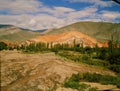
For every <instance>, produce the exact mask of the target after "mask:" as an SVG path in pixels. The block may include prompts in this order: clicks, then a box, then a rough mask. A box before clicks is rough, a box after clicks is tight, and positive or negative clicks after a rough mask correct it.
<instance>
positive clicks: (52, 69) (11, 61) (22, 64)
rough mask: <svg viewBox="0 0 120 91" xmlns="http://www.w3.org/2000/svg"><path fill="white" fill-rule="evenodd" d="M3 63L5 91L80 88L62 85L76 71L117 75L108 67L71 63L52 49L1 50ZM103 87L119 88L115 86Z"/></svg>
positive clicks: (2, 84) (69, 90) (0, 61)
mask: <svg viewBox="0 0 120 91" xmlns="http://www.w3.org/2000/svg"><path fill="white" fill-rule="evenodd" d="M0 63H1V91H49V90H50V89H52V88H54V89H56V91H76V90H73V89H70V88H63V87H62V83H63V82H64V80H65V79H66V78H68V77H70V76H71V75H72V74H73V73H78V72H81V73H84V72H90V73H99V74H108V75H113V76H114V75H115V73H114V72H111V71H109V70H105V69H104V68H100V67H94V66H89V65H85V64H77V63H74V62H71V61H69V60H67V59H65V58H61V57H60V56H57V55H55V54H54V53H52V52H48V53H35V54H24V53H22V52H20V51H16V50H14V51H1V52H0ZM92 85H93V84H92ZM97 86H99V85H98V84H97ZM100 86H101V85H100ZM103 87H106V88H115V86H112V85H110V86H103ZM103 87H102V88H103ZM102 88H101V89H102Z"/></svg>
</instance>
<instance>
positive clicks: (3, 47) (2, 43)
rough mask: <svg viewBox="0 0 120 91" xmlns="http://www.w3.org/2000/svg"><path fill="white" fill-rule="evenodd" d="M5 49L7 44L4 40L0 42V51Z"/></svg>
mask: <svg viewBox="0 0 120 91" xmlns="http://www.w3.org/2000/svg"><path fill="white" fill-rule="evenodd" d="M4 49H7V44H5V43H4V42H0V51H1V50H4Z"/></svg>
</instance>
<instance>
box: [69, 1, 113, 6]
mask: <svg viewBox="0 0 120 91" xmlns="http://www.w3.org/2000/svg"><path fill="white" fill-rule="evenodd" d="M70 2H82V3H91V4H94V5H96V6H102V7H108V6H112V1H102V0H70Z"/></svg>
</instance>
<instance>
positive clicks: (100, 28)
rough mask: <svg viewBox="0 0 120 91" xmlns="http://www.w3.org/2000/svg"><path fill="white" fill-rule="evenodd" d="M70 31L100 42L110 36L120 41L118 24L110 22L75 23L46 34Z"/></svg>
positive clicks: (119, 25)
mask: <svg viewBox="0 0 120 91" xmlns="http://www.w3.org/2000/svg"><path fill="white" fill-rule="evenodd" d="M71 30H76V31H79V32H82V33H85V34H87V35H89V36H92V37H93V38H95V39H97V40H100V41H106V40H109V39H111V35H113V36H114V38H115V39H117V40H119V41H120V23H110V22H90V21H88V22H87V21H86V22H77V23H74V24H71V25H68V26H65V27H62V28H58V29H53V30H51V31H48V32H47V34H59V33H63V32H66V31H71Z"/></svg>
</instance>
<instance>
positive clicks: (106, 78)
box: [64, 73, 120, 91]
mask: <svg viewBox="0 0 120 91" xmlns="http://www.w3.org/2000/svg"><path fill="white" fill-rule="evenodd" d="M80 81H85V82H97V83H101V84H106V85H108V84H113V85H116V86H117V87H118V88H120V76H110V75H101V74H97V73H93V74H92V73H81V74H80V73H78V74H73V75H72V76H71V77H70V78H69V79H67V80H66V81H65V83H64V86H65V87H70V88H73V89H79V88H80V87H82V88H83V89H86V88H87V87H90V86H88V85H85V84H82V85H80V84H79V83H80ZM93 89H94V90H93ZM96 89H97V88H89V91H96Z"/></svg>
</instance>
